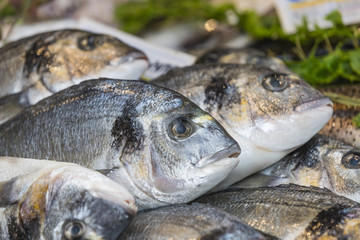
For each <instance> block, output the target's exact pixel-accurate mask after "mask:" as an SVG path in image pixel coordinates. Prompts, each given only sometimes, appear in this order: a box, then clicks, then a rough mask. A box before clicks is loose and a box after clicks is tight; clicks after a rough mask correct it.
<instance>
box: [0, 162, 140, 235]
mask: <svg viewBox="0 0 360 240" xmlns="http://www.w3.org/2000/svg"><path fill="white" fill-rule="evenodd" d="M136 211H137V208H136V206H135V200H134V198H133V197H132V196H131V195H130V193H129V192H128V191H127V190H126V189H125V188H124V187H122V186H121V185H120V184H118V183H116V182H114V181H112V180H110V179H109V178H107V177H105V176H104V175H102V174H100V173H98V172H96V171H94V170H90V169H87V168H84V167H80V166H79V165H76V164H73V163H64V162H55V161H47V160H35V159H24V158H14V157H0V238H1V239H3V240H6V239H32V240H36V239H52V240H65V239H67V240H71V239H94V240H95V239H96V240H99V239H118V237H119V235H120V233H121V232H122V231H123V230H124V229H125V228H126V227H127V226H128V225H129V223H130V221H131V220H132V218H133V217H134V215H135V213H136Z"/></svg>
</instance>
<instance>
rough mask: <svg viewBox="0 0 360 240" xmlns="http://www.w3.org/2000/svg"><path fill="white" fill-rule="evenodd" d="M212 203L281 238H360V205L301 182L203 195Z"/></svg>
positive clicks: (207, 201)
mask: <svg viewBox="0 0 360 240" xmlns="http://www.w3.org/2000/svg"><path fill="white" fill-rule="evenodd" d="M195 202H199V203H206V204H210V205H211V206H215V207H218V208H220V209H223V210H225V211H226V212H228V213H231V214H233V215H235V216H237V217H238V218H240V219H241V220H242V221H244V222H245V223H247V224H249V225H250V226H252V227H254V228H255V229H258V230H260V231H262V232H265V233H268V234H271V235H274V236H276V237H278V238H280V239H284V240H287V239H327V238H326V237H329V238H330V239H333V238H334V239H341V237H347V239H359V237H360V231H359V229H360V204H359V203H357V202H355V201H352V200H350V199H347V198H345V197H342V196H339V195H336V194H334V193H332V192H331V191H329V190H326V189H320V188H316V187H304V186H298V185H292V184H290V185H281V186H277V187H262V188H247V189H240V188H239V189H232V190H227V191H224V192H218V193H213V194H210V195H207V196H202V197H200V198H199V199H197V200H195Z"/></svg>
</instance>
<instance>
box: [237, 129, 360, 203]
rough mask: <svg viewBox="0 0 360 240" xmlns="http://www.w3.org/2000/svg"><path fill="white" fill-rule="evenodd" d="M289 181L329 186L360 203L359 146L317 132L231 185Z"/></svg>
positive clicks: (323, 186)
mask: <svg viewBox="0 0 360 240" xmlns="http://www.w3.org/2000/svg"><path fill="white" fill-rule="evenodd" d="M289 183H293V184H297V185H303V186H316V187H320V188H327V189H329V190H331V191H332V192H334V193H336V194H339V195H342V196H345V197H347V198H350V199H352V200H354V201H357V202H360V149H358V148H355V147H353V146H352V145H349V144H347V143H345V142H343V141H340V140H336V139H333V138H329V137H327V136H324V135H320V134H317V135H315V136H314V137H313V138H312V139H311V140H310V141H308V142H307V143H306V144H304V145H303V146H302V147H300V148H298V149H296V150H295V151H294V152H292V153H290V154H288V155H286V156H285V157H284V158H282V159H281V160H280V161H278V162H276V163H274V164H273V165H271V166H270V167H268V168H266V169H264V170H262V171H261V172H259V173H256V174H254V175H252V176H249V177H248V178H246V179H245V180H243V181H240V182H239V183H237V184H234V185H233V186H231V187H245V186H246V187H260V186H276V185H279V184H289Z"/></svg>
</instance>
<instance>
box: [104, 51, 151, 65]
mask: <svg viewBox="0 0 360 240" xmlns="http://www.w3.org/2000/svg"><path fill="white" fill-rule="evenodd" d="M136 60H143V61H145V62H148V61H149V59H148V57H147V56H146V55H145V53H143V52H140V51H135V52H130V53H129V54H126V55H125V56H122V57H118V58H115V59H113V60H111V61H110V63H109V65H111V66H118V65H121V64H123V63H129V62H134V61H136Z"/></svg>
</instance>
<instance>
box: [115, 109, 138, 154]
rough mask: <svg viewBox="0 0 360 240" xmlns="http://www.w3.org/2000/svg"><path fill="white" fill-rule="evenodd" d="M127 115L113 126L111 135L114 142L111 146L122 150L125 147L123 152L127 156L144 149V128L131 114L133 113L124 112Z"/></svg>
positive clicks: (120, 117) (118, 119)
mask: <svg viewBox="0 0 360 240" xmlns="http://www.w3.org/2000/svg"><path fill="white" fill-rule="evenodd" d="M124 112H125V114H124V115H122V116H119V117H118V118H117V119H116V120H115V122H114V125H113V128H112V130H111V135H112V136H113V137H114V140H113V142H112V144H111V147H112V148H115V149H116V150H120V148H121V146H123V149H122V152H123V153H125V154H131V153H133V152H134V151H138V150H141V149H142V147H143V144H142V142H143V140H144V135H143V132H144V130H143V127H142V125H141V123H139V122H138V121H137V120H136V119H135V118H133V117H130V116H135V115H134V114H131V113H132V112H133V111H128V110H126V109H125V110H124Z"/></svg>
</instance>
